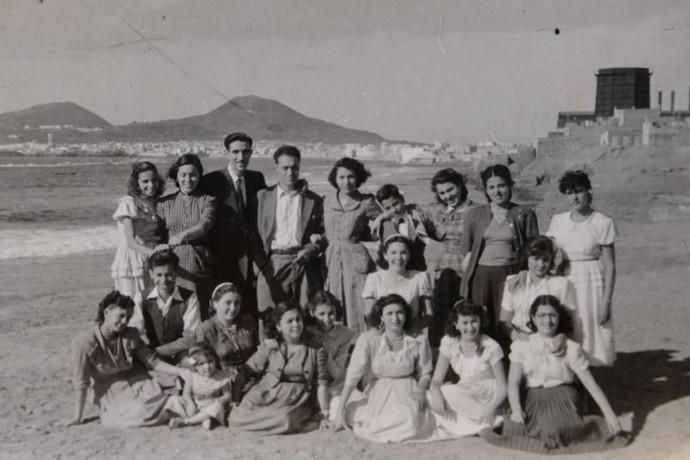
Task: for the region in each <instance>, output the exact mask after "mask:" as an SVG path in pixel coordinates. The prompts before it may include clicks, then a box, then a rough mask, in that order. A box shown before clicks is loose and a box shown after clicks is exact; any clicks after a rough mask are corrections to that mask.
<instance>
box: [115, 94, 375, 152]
mask: <svg viewBox="0 0 690 460" xmlns="http://www.w3.org/2000/svg"><path fill="white" fill-rule="evenodd" d="M120 129H122V130H125V131H127V130H133V132H134V131H136V132H138V133H139V134H144V133H148V135H153V136H158V137H161V138H165V139H171V140H177V139H191V138H195V139H219V138H221V137H223V136H225V135H226V134H228V133H229V132H232V131H245V132H247V133H249V134H250V135H251V136H252V137H254V138H256V139H262V140H281V141H286V142H326V143H332V144H342V143H347V142H359V143H363V144H378V143H381V142H383V141H384V138H383V137H381V136H379V135H378V134H376V133H372V132H369V131H362V130H356V129H350V128H346V127H343V126H340V125H336V124H334V123H329V122H327V121H323V120H319V119H317V118H310V117H307V116H305V115H303V114H301V113H299V112H297V111H295V110H293V109H291V108H290V107H288V106H286V105H284V104H281V103H280V102H277V101H273V100H270V99H263V98H261V97H258V96H243V97H236V98H234V99H232V100H230V101H228V102H226V103H225V104H223V105H221V106H220V107H218V108H217V109H215V110H212V111H210V112H208V113H206V114H203V115H196V116H192V117H187V118H181V119H176V120H163V121H156V122H150V123H131V124H129V125H125V126H122V127H120Z"/></svg>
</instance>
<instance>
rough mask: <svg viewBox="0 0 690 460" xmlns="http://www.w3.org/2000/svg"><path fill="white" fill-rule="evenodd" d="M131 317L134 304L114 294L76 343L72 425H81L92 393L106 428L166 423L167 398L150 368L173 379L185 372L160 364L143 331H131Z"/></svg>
mask: <svg viewBox="0 0 690 460" xmlns="http://www.w3.org/2000/svg"><path fill="white" fill-rule="evenodd" d="M133 312H134V302H133V301H132V299H130V298H129V297H127V296H125V295H123V294H120V293H119V292H117V291H112V292H110V293H109V294H108V295H106V296H105V297H104V298H103V300H102V301H101V302H100V303H99V304H98V314H97V316H96V321H97V324H96V326H95V327H93V328H91V329H90V330H88V331H86V332H84V333H83V334H81V335H79V336H77V337H76V338H75V339H74V340H73V341H72V357H73V360H74V363H73V365H74V377H73V382H74V388H75V390H76V399H75V406H74V418H73V419H72V420H70V421H69V422H68V426H69V425H77V424H80V423H82V416H83V412H84V405H85V403H86V395H87V391H88V389H89V388H91V390H92V396H93V402H94V403H95V404H96V405H97V406H98V407H99V409H100V413H101V423H102V424H103V425H106V426H110V427H117V428H127V427H134V426H150V425H158V424H161V423H165V422H166V421H167V420H168V415H167V412H166V403H167V401H168V395H166V394H164V393H163V392H162V391H161V389H160V386H159V385H158V383H156V381H155V380H153V379H152V378H151V377H150V376H149V375H148V373H147V372H146V369H149V370H156V371H160V372H163V373H166V374H172V375H181V374H182V373H183V372H184V371H183V370H182V369H180V368H177V367H175V366H171V365H170V364H166V363H165V362H164V361H161V360H159V359H158V357H156V355H155V353H154V352H153V351H152V350H151V349H150V348H148V347H147V346H146V345H145V344H144V342H143V341H142V340H141V337H140V335H139V331H137V330H136V329H134V328H131V327H128V326H127V323H128V322H129V318H131V316H132V313H133Z"/></svg>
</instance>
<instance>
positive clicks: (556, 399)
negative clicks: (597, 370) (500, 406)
mask: <svg viewBox="0 0 690 460" xmlns="http://www.w3.org/2000/svg"><path fill="white" fill-rule="evenodd" d="M552 340H553V338H544V337H542V336H541V335H540V334H538V333H535V334H532V335H531V336H530V337H529V339H528V340H524V341H522V340H521V341H516V342H513V344H512V345H511V353H510V361H511V362H517V363H521V364H522V369H523V371H524V375H525V378H526V380H527V393H526V396H525V402H524V404H523V407H524V409H523V410H524V413H525V423H524V424H522V423H516V422H513V421H512V420H510V418H509V416H506V417H505V419H504V422H503V426H502V427H499V428H494V429H491V428H487V429H485V430H482V432H481V433H480V434H481V436H482V437H483V438H484V439H485V440H487V441H488V442H489V443H491V444H494V445H497V446H500V447H506V448H510V449H517V450H524V451H528V452H536V453H541V454H564V453H573V454H574V453H581V452H595V451H599V450H606V449H610V448H613V447H620V446H622V445H623V444H625V440H624V439H622V438H616V439H610V436H611V434H612V433H610V430H609V428H608V425H607V423H606V420H605V419H604V418H603V417H601V416H583V415H582V414H581V412H580V410H581V409H580V404H579V398H580V394H579V391H578V390H577V388H576V387H575V386H573V381H574V378H575V372H579V371H582V370H585V369H587V368H588V366H589V363H588V362H587V358H586V357H585V354H584V353H583V351H582V347H581V346H580V345H579V344H578V343H576V342H574V341H572V340H570V339H568V340H567V341H566V352H565V354H564V355H563V356H556V355H555V354H554V353H553V352H552V350H553V348H554V346H553V344H552V343H550V342H551V341H552Z"/></svg>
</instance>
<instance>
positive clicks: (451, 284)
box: [429, 268, 461, 348]
mask: <svg viewBox="0 0 690 460" xmlns="http://www.w3.org/2000/svg"><path fill="white" fill-rule="evenodd" d="M460 282H461V278H460V274H459V273H458V272H457V271H455V270H453V269H452V268H443V269H441V271H440V273H439V274H438V277H437V278H436V280H435V281H434V292H433V301H432V303H431V305H433V309H434V311H433V315H432V317H431V324H430V325H429V344H430V345H431V346H432V347H433V348H438V347H439V345H440V344H441V338H442V337H443V335H444V334H445V333H446V325H447V322H448V316H449V314H450V310H451V309H452V308H453V305H454V304H455V302H457V301H458V300H460Z"/></svg>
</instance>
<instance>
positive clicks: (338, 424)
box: [330, 411, 345, 431]
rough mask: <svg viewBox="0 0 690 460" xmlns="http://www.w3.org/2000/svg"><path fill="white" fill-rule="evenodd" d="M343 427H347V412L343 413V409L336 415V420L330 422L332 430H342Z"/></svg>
mask: <svg viewBox="0 0 690 460" xmlns="http://www.w3.org/2000/svg"><path fill="white" fill-rule="evenodd" d="M343 428H345V414H343V411H338V413H337V414H336V415H335V420H333V422H332V423H330V429H331V431H340V430H342V429H343Z"/></svg>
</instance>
